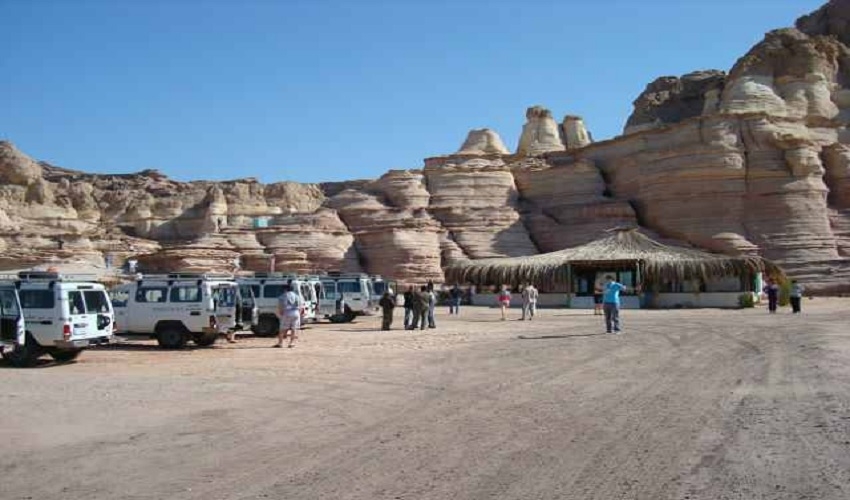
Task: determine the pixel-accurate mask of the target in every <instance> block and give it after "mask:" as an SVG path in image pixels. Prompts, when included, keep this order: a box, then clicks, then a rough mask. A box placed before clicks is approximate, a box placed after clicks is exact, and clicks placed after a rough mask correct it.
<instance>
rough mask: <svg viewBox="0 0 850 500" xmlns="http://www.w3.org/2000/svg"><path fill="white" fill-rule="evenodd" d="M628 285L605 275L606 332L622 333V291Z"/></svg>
mask: <svg viewBox="0 0 850 500" xmlns="http://www.w3.org/2000/svg"><path fill="white" fill-rule="evenodd" d="M624 290H626V285H624V284H622V283H618V282H616V281H614V277H613V276H611V275H608V276H606V277H605V285H603V286H602V312H603V313H605V333H615V334H617V335H619V334H620V292H622V291H624Z"/></svg>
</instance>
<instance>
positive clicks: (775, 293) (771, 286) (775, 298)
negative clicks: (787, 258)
mask: <svg viewBox="0 0 850 500" xmlns="http://www.w3.org/2000/svg"><path fill="white" fill-rule="evenodd" d="M763 291H764V293H765V294H767V310H768V312H769V313H770V314H775V313H776V305H777V304H778V303H779V285H777V284H776V282H775V281H773V280H771V279H769V280H767V285H765V287H764V290H763Z"/></svg>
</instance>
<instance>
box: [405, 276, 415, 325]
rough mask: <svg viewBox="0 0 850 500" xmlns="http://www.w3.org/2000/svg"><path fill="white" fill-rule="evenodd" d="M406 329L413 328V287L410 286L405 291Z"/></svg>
mask: <svg viewBox="0 0 850 500" xmlns="http://www.w3.org/2000/svg"><path fill="white" fill-rule="evenodd" d="M403 297H404V329H405V330H412V328H411V327H410V325H411V323H412V322H413V301H414V300H415V299H414V298H413V287H412V286H408V287H407V291H405V292H404V295H403Z"/></svg>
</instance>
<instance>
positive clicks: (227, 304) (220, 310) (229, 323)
mask: <svg viewBox="0 0 850 500" xmlns="http://www.w3.org/2000/svg"><path fill="white" fill-rule="evenodd" d="M236 289H237V285H236V283H217V284H214V285H212V296H213V298H214V300H213V309H214V314H215V317H216V320H217V321H218V325H219V327H220V328H234V327H235V326H236V296H237V293H236Z"/></svg>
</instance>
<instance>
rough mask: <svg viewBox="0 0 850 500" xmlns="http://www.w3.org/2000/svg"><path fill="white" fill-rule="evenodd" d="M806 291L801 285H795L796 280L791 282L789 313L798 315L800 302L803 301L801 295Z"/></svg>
mask: <svg viewBox="0 0 850 500" xmlns="http://www.w3.org/2000/svg"><path fill="white" fill-rule="evenodd" d="M805 291H806V289H805V288H803V285H801V284H799V283H797V280H791V296H790V297H789V299H790V300H791V312H792V313H794V314H799V313H800V305H801V304H800V302H801V301H802V299H803V293H804V292H805Z"/></svg>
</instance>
